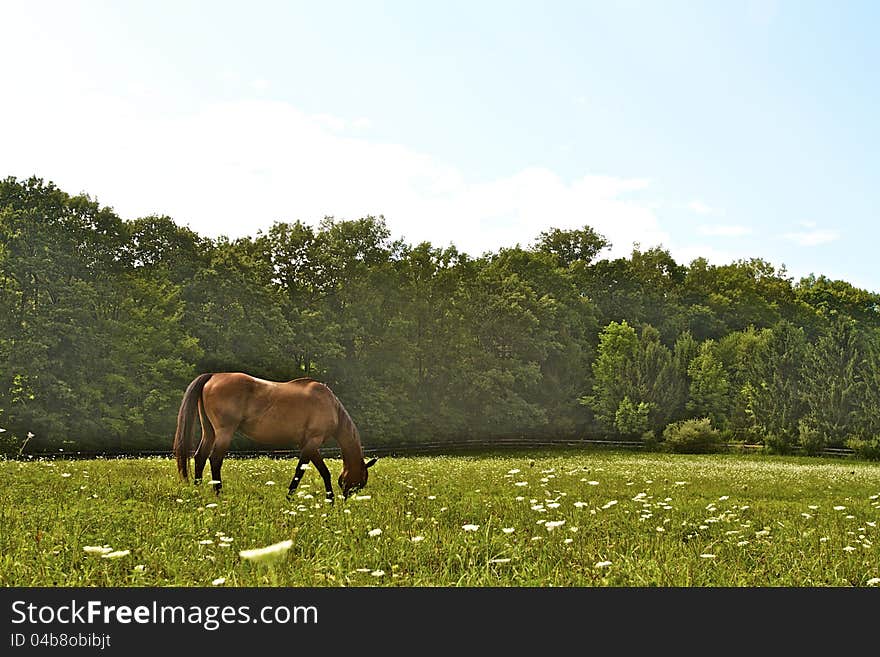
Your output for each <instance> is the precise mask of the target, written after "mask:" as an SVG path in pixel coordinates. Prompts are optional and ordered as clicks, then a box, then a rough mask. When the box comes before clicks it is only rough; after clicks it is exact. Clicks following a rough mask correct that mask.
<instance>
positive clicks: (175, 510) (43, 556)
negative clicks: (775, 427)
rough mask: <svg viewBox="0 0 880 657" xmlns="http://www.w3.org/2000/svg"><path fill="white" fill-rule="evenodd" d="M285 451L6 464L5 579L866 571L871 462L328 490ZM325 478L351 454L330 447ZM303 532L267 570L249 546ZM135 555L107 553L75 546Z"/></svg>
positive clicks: (812, 580) (681, 468) (648, 576)
mask: <svg viewBox="0 0 880 657" xmlns="http://www.w3.org/2000/svg"><path fill="white" fill-rule="evenodd" d="M294 463H295V462H294V461H279V460H272V459H268V458H257V459H240V460H239V459H235V458H230V459H227V461H226V463H225V464H224V468H223V480H224V490H223V493H222V495H221V496H220V497H219V498H216V497H215V496H214V494H213V492H212V490H211V487H210V486H208V485H207V484H205V485H203V486H201V487H196V486H194V485H193V484H191V483H190V484H186V483H183V482H181V481H179V480H178V479H177V475H176V468H175V466H174V464H173V462H172V461H171V460H170V459H155V458H154V459H135V460H114V461H102V460H94V461H40V462H18V461H0V584H2V585H3V586H145V585H146V586H211V585H212V583H214V582H216V585H222V586H265V585H281V586H419V587H421V586H542V587H544V586H863V585H867V584H869V583H872V582H871V580H876V578H878V577H880V548H878V544H880V541H878V529H877V521H878V519H880V518H878V516H880V464H876V463H866V462H859V461H855V460H851V461H850V460H831V459H813V458H795V457H791V458H784V457H766V456H758V455H755V456H748V455H731V454H719V455H705V456H695V455H675V454H634V453H618V452H596V451H586V452H585V451H573V450H552V451H541V452H534V453H526V452H518V453H508V454H504V455H481V456H457V457H416V458H383V459H380V460H379V462H378V463H377V464H376V466H375V467H374V468H373V469H371V475H370V483H369V486H368V487H367V488H366V489H364V490H362V491H360V494H359V495H358V496H357V497H353V498H350V499H349V500H348V501H346V502H343V501H342V500H341V499H337V502H336V503H335V504H334V505H328V504H326V503H325V502H324V500H323V484H322V482H321V480H320V477H319V476H318V475H317V473H316V472H315V471H314V470H309V471H308V472H307V473H306V476H305V477H304V479H303V482H302V483H301V484H300V487H299V490H298V493H297V496H296V498H295V500H294V501H293V502H288V501H287V499H286V497H285V493H286V489H287V484H288V483H289V480H290V477H291V476H292V474H293V468H294ZM328 465H329V467H330V469H331V471H332V472H333V475H334V478H335V477H336V476H337V475H338V473H339V469H340V465H341V464H340V462H339V461H334V460H329V459H328ZM286 539H292V541H293V543H292V546H291V547H290V549H289V550H288V551H287V552H286V553H285V555H284V557H283V558H282V559H280V560H279V561H276V562H275V563H274V565H272V567H271V568H267V567H265V565H263V564H260V563H253V562H250V561H248V560H244V559H242V558H241V557H240V556H239V551H240V550H245V549H251V548H257V547H263V546H267V545H270V544H275V543H278V542H280V541H284V540H286ZM86 546H93V547H94V546H101V547H104V546H106V547H107V548H112V550H114V551H116V552H119V551H125V550H129V551H130V552H129V553H128V554H123V555H121V556H117V558H106V557H103V556H101V555H100V554H99V553H97V552H96V553H90V552H87V551H86V550H84V548H85V547H86Z"/></svg>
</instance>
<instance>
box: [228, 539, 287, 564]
mask: <svg viewBox="0 0 880 657" xmlns="http://www.w3.org/2000/svg"><path fill="white" fill-rule="evenodd" d="M292 545H293V541H292V540H291V539H287V540H286V541H281V542H280V543H273V544H272V545H267V546H266V547H262V548H254V549H252V550H240V551H239V553H238V556H240V557H241V558H242V559H247V560H248V561H255V562H258V563H268V562H272V561H277V560H278V559H281V558H282V557H284V556H285V555H286V554H287V551H288V550H289V549H290V548H291V546H292Z"/></svg>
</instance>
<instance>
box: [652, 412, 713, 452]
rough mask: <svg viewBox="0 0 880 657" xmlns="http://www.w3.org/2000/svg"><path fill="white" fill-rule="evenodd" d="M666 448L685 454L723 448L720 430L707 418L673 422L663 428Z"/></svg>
mask: <svg viewBox="0 0 880 657" xmlns="http://www.w3.org/2000/svg"><path fill="white" fill-rule="evenodd" d="M663 441H664V443H665V444H666V447H667V449H669V450H671V451H673V452H680V453H687V454H704V453H709V452H719V451H722V450H723V449H724V443H723V442H721V432H720V431H718V429H716V428H714V427H713V426H712V421H711V420H710V419H709V418H699V419H693V420H681V421H679V422H673V423H672V424H670V425H668V426H667V427H666V428H665V429H664V430H663Z"/></svg>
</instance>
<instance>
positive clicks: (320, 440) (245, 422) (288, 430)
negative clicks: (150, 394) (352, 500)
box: [174, 372, 376, 502]
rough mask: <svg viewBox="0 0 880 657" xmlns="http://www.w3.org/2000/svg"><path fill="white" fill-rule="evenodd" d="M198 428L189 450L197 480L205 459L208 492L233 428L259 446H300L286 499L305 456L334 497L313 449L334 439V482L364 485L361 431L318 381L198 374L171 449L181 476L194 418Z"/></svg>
mask: <svg viewBox="0 0 880 657" xmlns="http://www.w3.org/2000/svg"><path fill="white" fill-rule="evenodd" d="M196 414H198V416H199V420H200V422H201V425H202V440H201V442H200V443H199V446H198V449H196V450H195V472H194V473H193V474H194V477H195V481H196V483H199V482H200V481H201V479H202V472H203V471H204V469H205V462H206V461H207V460H208V459H210V460H211V478H212V479H213V482H212V483H213V484H214V492H216V493H218V494H219V493H220V488H221V487H222V484H221V483H220V467H221V466H222V465H223V457H224V456H225V455H226V450H227V449H229V443H230V442H231V441H232V435H233V434H234V433H235V432H236V431H240V432H241V433H243V434H245V435H246V436H248V437H249V438H251V439H253V440H255V441H256V442H258V443H263V444H266V445H273V446H275V447H284V448H289V447H292V446H294V445H296V446H298V447H299V449H300V453H299V463H297V466H296V473H295V474H294V475H293V481H291V482H290V487H289V489H288V491H287V496H288V497H291V496H292V495H293V492H294V491H295V490H296V487H297V486H298V485H299V481H300V479H302V476H303V472H304V470H305V464H306V463H308V462H309V461H311V462H312V463H313V464H314V465H315V468H317V470H318V472H319V473H320V474H321V477H322V479H323V480H324V488H325V490H326V491H327V499H328V500H329V501H331V502H332V501H333V484H332V482H331V480H330V470H328V469H327V465H326V464H325V463H324V459H323V458H322V457H321V452H320V448H321V445H323V444H324V441H326V440H327V439H328V438H334V439H335V440H336V443H337V444H338V445H339V450H340V451H341V452H342V463H343V466H342V474H340V475H339V487H340V488H341V489H342V495H343V497H345V498H347V497H348V496H349V495H351V494H352V493H353V492H354V491H356V490H358V489H360V488H363V487H364V486H366V485H367V474H368V473H367V469H368V468H369V467H370V466H371V465H373V464H374V463H375V462H376V459H375V458H374V459H370V461H369V462H364V452H363V448H362V447H361V440H360V434H359V433H358V430H357V427H356V426H355V425H354V422H352V419H351V416H349V414H348V411H346V410H345V407H343V405H342V402H340V401H339V399H338V398H337V397H336V395H335V394H333V392H332V391H331V390H330V388H328V387H327V386H326V385H324V384H323V383H320V382H318V381H315V380H314V379H308V378H303V379H294V380H293V381H287V382H286V383H282V382H278V381H265V380H263V379H258V378H256V377H253V376H249V375H247V374H242V373H241V372H221V373H215V374H200V375H199V376H197V377H196V378H195V379H193V380H192V382H191V383H190V384H189V386H188V387H187V389H186V392H185V393H184V394H183V400H182V401H181V403H180V411H179V412H178V414H177V432H176V433H175V434H174V454H175V456H176V457H177V470H178V472H180V475H181V477H183V478H184V479H187V478H188V476H187V467H188V465H189V457H190V454H192V453H193V434H194V433H195V417H196Z"/></svg>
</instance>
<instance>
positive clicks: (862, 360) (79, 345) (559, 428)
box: [0, 177, 880, 452]
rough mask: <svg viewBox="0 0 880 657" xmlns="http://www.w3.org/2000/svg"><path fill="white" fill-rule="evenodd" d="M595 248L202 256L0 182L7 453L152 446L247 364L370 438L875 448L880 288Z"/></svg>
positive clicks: (566, 239) (145, 230) (169, 234)
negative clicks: (674, 437)
mask: <svg viewBox="0 0 880 657" xmlns="http://www.w3.org/2000/svg"><path fill="white" fill-rule="evenodd" d="M609 246H610V244H609V243H608V241H607V239H606V238H605V237H603V236H602V235H600V234H599V233H597V232H596V231H595V230H593V229H592V228H591V227H589V226H584V227H583V228H580V229H577V230H560V229H556V228H548V230H546V231H544V232H542V233H540V234H539V235H537V236H536V237H535V239H534V242H533V243H532V244H530V245H527V246H524V247H523V246H517V247H515V248H504V249H499V250H498V251H497V252H490V253H484V254H483V255H480V256H478V257H476V256H470V255H468V254H466V253H462V252H460V251H459V250H458V249H456V248H455V247H454V246H437V245H432V244H430V243H427V242H423V243H419V244H407V243H405V242H404V241H402V240H400V239H395V238H394V237H393V236H392V235H391V233H390V231H389V230H388V228H387V226H386V224H385V222H384V219H383V218H382V217H364V218H361V219H357V220H350V221H348V220H346V221H342V220H336V219H334V218H332V217H326V218H324V219H323V220H322V221H321V222H320V223H319V224H318V225H317V226H311V225H308V224H306V223H303V222H301V221H296V222H292V223H287V222H276V223H275V224H274V225H272V226H271V228H269V229H267V230H266V231H260V232H258V233H257V234H256V235H254V236H250V237H244V238H239V239H229V238H227V237H219V238H216V239H209V238H207V237H204V236H201V235H199V234H197V233H195V232H193V231H192V230H190V229H189V228H186V227H183V226H179V225H178V224H176V223H175V222H174V221H173V220H172V219H171V218H169V217H166V216H149V217H142V218H138V219H134V220H123V219H122V218H120V217H119V216H118V215H117V214H116V213H115V212H114V211H113V210H112V209H111V208H108V207H102V206H100V205H99V204H98V203H97V202H96V201H94V200H93V199H91V198H90V197H88V196H86V195H75V196H74V195H69V194H67V193H65V192H63V191H62V190H60V189H58V188H57V187H56V186H55V185H54V184H52V183H46V182H44V181H43V180H41V179H39V178H30V179H27V180H19V179H16V178H13V177H9V178H6V179H4V180H2V181H0V428H3V429H5V430H6V431H5V432H4V433H2V434H0V439H2V440H3V441H4V445H5V447H6V449H7V451H10V450H12V451H17V450H20V449H24V450H25V451H41V450H57V449H65V450H108V451H113V450H118V451H126V450H134V449H151V448H152V449H167V448H168V447H169V445H170V440H171V436H172V433H173V430H174V426H175V422H176V413H177V408H178V405H179V402H180V398H181V395H182V393H183V390H184V388H185V387H186V385H187V384H188V382H189V381H190V380H191V379H192V378H193V377H194V376H195V375H196V374H198V373H200V372H207V371H244V372H248V373H250V374H253V375H255V376H259V377H262V378H268V379H275V380H288V379H293V378H297V377H301V376H309V377H314V378H317V379H319V380H321V381H324V382H326V383H327V384H328V385H330V387H331V388H333V389H334V391H335V392H336V393H337V395H338V396H339V397H340V398H341V399H342V400H343V402H344V403H345V405H346V407H347V408H348V409H349V411H350V412H351V414H352V416H353V417H354V419H355V421H356V422H357V424H358V426H359V428H360V429H361V433H362V435H363V437H364V442H365V443H366V444H371V443H372V444H380V443H392V442H397V441H407V442H414V441H422V440H431V441H435V440H451V439H459V438H483V439H487V440H491V439H492V438H494V437H502V436H504V437H508V436H522V437H546V436H566V437H570V436H596V437H604V436H610V435H613V436H625V437H635V438H639V439H645V440H655V441H656V440H662V436H663V431H664V428H666V427H667V426H668V425H670V423H675V422H680V421H682V420H687V419H689V418H708V419H709V421H710V422H711V425H712V426H713V427H714V428H716V429H718V430H719V431H720V432H721V434H722V435H723V436H724V437H725V438H726V439H727V440H728V441H745V442H760V443H764V444H766V445H767V446H768V447H771V448H772V449H774V450H777V451H788V450H791V449H793V448H795V447H800V448H803V449H805V450H806V451H808V452H812V451H818V450H819V449H821V448H822V447H825V446H843V445H846V444H850V445H857V446H871V445H873V446H874V447H876V446H877V444H878V438H877V436H878V435H880V295H878V294H876V293H873V292H869V291H867V290H864V289H859V288H857V287H855V286H853V285H851V284H849V283H847V282H845V281H840V280H829V279H828V278H826V277H823V276H810V277H806V278H802V279H800V280H798V281H795V280H793V279H792V278H791V277H789V276H788V275H787V273H786V271H785V269H784V267H783V268H778V269H777V268H775V267H774V266H773V265H771V264H770V263H768V262H766V261H763V260H760V259H751V260H739V261H736V262H733V263H730V264H726V265H712V264H709V263H708V262H707V261H706V260H705V259H703V258H697V259H695V260H694V261H692V262H691V263H690V264H688V265H683V264H680V263H677V262H676V261H675V260H674V259H673V258H672V257H671V255H670V254H669V252H668V251H667V250H665V249H663V248H661V247H657V248H651V249H642V248H641V247H640V246H639V245H635V246H634V248H633V250H632V253H631V255H630V256H629V257H625V258H615V259H610V258H603V257H601V256H602V253H603V251H605V250H606V249H607V248H608V247H609ZM28 434H30V435H31V438H29V439H27V436H28ZM25 440H27V444H25V445H24V446H23V447H22V445H23V443H24V441H25ZM237 440H238V443H237V444H239V445H243V444H246V443H247V441H246V439H243V438H239V439H237Z"/></svg>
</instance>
